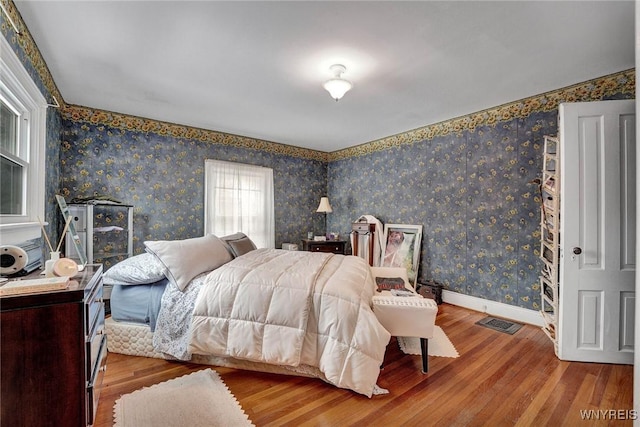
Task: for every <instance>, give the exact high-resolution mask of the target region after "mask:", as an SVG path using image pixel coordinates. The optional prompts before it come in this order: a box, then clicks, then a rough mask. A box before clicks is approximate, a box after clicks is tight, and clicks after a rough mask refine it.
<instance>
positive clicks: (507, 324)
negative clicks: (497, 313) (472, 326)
mask: <svg viewBox="0 0 640 427" xmlns="http://www.w3.org/2000/svg"><path fill="white" fill-rule="evenodd" d="M476 325H480V326H484V327H486V328H489V329H493V330H494V331H498V332H504V333H505V334H510V335H513V334H515V333H516V332H518V330H519V329H520V328H522V325H521V324H520V323H515V322H511V321H510V320H504V319H498V318H497V317H491V316H489V317H485V318H484V319H482V320H479V321H477V322H476Z"/></svg>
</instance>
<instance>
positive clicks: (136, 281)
mask: <svg viewBox="0 0 640 427" xmlns="http://www.w3.org/2000/svg"><path fill="white" fill-rule="evenodd" d="M164 271H165V267H164V265H163V264H162V263H161V262H160V260H159V259H158V258H157V257H156V256H155V255H153V254H148V253H144V254H140V255H135V256H132V257H130V258H127V259H125V260H123V261H120V262H119V263H117V264H116V265H114V266H113V267H111V268H109V269H108V270H107V271H106V272H105V273H104V275H103V276H102V279H103V282H104V284H105V285H146V284H149V283H155V282H158V281H160V280H162V279H164Z"/></svg>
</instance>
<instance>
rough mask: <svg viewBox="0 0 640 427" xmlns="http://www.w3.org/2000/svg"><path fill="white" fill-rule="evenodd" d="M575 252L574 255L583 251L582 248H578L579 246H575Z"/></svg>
mask: <svg viewBox="0 0 640 427" xmlns="http://www.w3.org/2000/svg"><path fill="white" fill-rule="evenodd" d="M573 253H574V255H580V254H581V253H582V249H581V248H578V247H575V248H573Z"/></svg>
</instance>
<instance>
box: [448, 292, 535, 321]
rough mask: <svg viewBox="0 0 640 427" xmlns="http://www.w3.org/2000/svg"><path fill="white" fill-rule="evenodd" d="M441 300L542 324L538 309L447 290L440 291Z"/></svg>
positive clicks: (511, 318)
mask: <svg viewBox="0 0 640 427" xmlns="http://www.w3.org/2000/svg"><path fill="white" fill-rule="evenodd" d="M442 300H443V301H444V302H446V303H448V304H453V305H457V306H460V307H464V308H468V309H470V310H475V311H480V312H482V313H487V314H488V315H491V316H496V317H502V318H503V319H509V320H513V321H515V322H519V323H527V324H529V325H534V326H543V325H544V321H543V320H542V315H541V314H540V313H539V312H538V311H535V310H529V309H527V308H522V307H516V306H513V305H509V304H505V303H502V302H497V301H491V300H487V299H483V298H478V297H472V296H470V295H464V294H461V293H458V292H453V291H447V290H443V291H442Z"/></svg>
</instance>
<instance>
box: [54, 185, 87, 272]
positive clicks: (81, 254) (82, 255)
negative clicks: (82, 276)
mask: <svg viewBox="0 0 640 427" xmlns="http://www.w3.org/2000/svg"><path fill="white" fill-rule="evenodd" d="M56 200H58V206H60V212H62V217H63V218H64V223H65V224H66V223H67V221H68V220H69V216H70V215H71V214H70V213H69V207H68V206H67V202H66V201H65V200H64V197H62V196H59V195H56ZM67 236H70V237H71V239H72V240H73V246H74V247H75V249H76V254H77V255H78V259H79V260H80V262H78V271H82V270H84V267H85V266H86V265H87V253H86V252H85V251H84V248H83V247H82V241H81V240H80V236H79V235H78V233H77V232H76V226H75V224H74V221H73V219H72V220H71V221H69V229H68V231H67ZM64 237H66V236H61V237H60V238H61V239H62V238H64Z"/></svg>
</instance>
